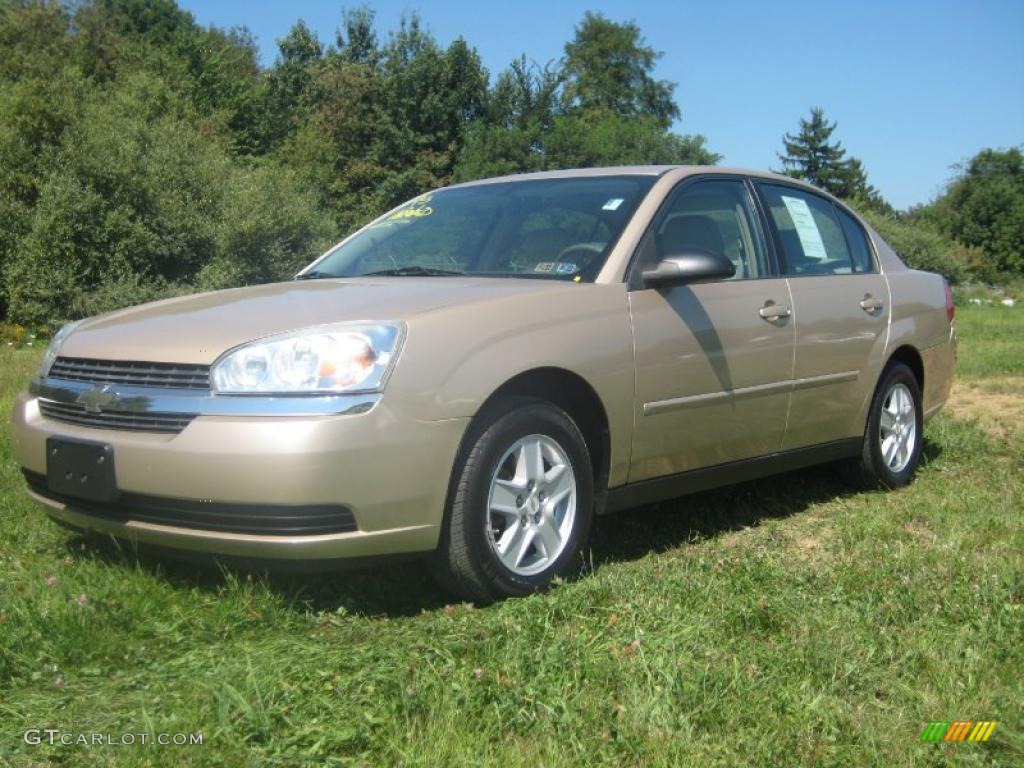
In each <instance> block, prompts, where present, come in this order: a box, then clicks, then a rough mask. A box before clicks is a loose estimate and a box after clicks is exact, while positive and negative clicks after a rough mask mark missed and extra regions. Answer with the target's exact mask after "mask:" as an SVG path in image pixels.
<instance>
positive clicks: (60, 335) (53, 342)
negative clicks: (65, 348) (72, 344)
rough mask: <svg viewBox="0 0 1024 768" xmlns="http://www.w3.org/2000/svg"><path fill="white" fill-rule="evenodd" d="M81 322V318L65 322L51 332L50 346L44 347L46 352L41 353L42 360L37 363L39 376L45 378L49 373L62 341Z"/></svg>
mask: <svg viewBox="0 0 1024 768" xmlns="http://www.w3.org/2000/svg"><path fill="white" fill-rule="evenodd" d="M81 322H82V321H81V320H75V322H73V323H67V324H66V325H64V326H62V327H61V329H60V330H59V331H57V332H56V333H55V334H53V338H52V339H50V346H48V347H47V348H46V354H45V355H43V362H42V363H40V365H39V374H38V375H39V378H45V377H46V376H48V375H49V373H50V368H52V367H53V363H54V361H55V360H56V359H57V355H59V354H60V348H61V346H62V345H63V344H64V341H65V340H66V339H67V337H68V336H70V335H71V332H72V331H73V330H75V328H77V327H78V325H79V324H80V323H81Z"/></svg>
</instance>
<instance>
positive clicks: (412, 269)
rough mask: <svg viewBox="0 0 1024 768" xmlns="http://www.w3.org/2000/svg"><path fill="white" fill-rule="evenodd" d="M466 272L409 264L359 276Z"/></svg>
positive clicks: (452, 274)
mask: <svg viewBox="0 0 1024 768" xmlns="http://www.w3.org/2000/svg"><path fill="white" fill-rule="evenodd" d="M465 274H466V273H465V272H458V271H456V270H451V269H434V268H433V267H420V266H408V267H395V268H394V269H379V270H377V271H376V272H365V273H363V274H361V275H359V277H457V276H459V275H465Z"/></svg>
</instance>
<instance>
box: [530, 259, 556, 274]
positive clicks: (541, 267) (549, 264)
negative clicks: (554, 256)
mask: <svg viewBox="0 0 1024 768" xmlns="http://www.w3.org/2000/svg"><path fill="white" fill-rule="evenodd" d="M554 268H555V262H553V261H542V262H540V263H539V264H538V265H537V266H536V267H534V268H533V271H534V272H551V271H552V270H554Z"/></svg>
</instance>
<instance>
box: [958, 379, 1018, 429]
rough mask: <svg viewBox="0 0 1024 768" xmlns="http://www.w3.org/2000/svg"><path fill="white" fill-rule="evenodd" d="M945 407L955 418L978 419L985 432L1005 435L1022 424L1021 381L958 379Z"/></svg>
mask: <svg viewBox="0 0 1024 768" xmlns="http://www.w3.org/2000/svg"><path fill="white" fill-rule="evenodd" d="M946 409H947V411H948V412H949V413H951V414H952V415H953V416H954V417H956V418H958V419H970V420H977V421H978V423H979V424H980V425H981V426H982V427H983V428H984V429H985V431H987V432H989V433H991V434H993V435H998V436H999V437H1005V436H1007V435H1008V434H1009V433H1010V432H1012V431H1013V430H1015V429H1017V428H1020V427H1022V426H1024V381H1021V380H1020V378H1018V377H1012V378H1009V379H1006V378H1005V377H1001V378H1000V379H998V380H980V381H957V382H956V383H955V384H954V385H953V392H952V393H951V394H950V398H949V402H947V403H946Z"/></svg>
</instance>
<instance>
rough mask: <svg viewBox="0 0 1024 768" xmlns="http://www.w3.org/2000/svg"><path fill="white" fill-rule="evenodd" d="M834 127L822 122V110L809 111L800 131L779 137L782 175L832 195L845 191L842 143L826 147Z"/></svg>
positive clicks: (846, 172) (847, 173)
mask: <svg viewBox="0 0 1024 768" xmlns="http://www.w3.org/2000/svg"><path fill="white" fill-rule="evenodd" d="M835 129H836V124H835V123H829V122H828V120H826V119H825V110H823V109H822V108H821V107H813V108H812V109H811V119H810V120H804V119H803V118H800V131H799V133H797V134H796V135H793V134H790V133H787V134H786V135H785V136H783V137H782V143H783V145H784V146H785V148H786V153H785V154H784V155H783V154H780V155H779V159H780V160H781V161H782V165H783V172H784V173H786V174H787V175H788V176H792V177H793V178H795V179H802V180H804V181H807V182H810V183H811V184H814V185H815V186H817V187H821V188H822V189H825V190H828V191H829V192H831V193H832V194H834V195H839V193H840V192H841V191H846V186H847V184H848V182H849V179H850V175H851V171H850V167H849V161H847V160H846V159H845V157H846V150H844V149H843V145H842V143H841V142H839V141H837V142H835V143H834V144H831V143H829V139H831V138H832V132H833V131H835Z"/></svg>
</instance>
